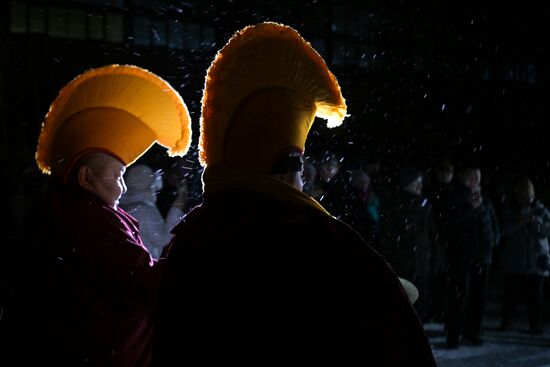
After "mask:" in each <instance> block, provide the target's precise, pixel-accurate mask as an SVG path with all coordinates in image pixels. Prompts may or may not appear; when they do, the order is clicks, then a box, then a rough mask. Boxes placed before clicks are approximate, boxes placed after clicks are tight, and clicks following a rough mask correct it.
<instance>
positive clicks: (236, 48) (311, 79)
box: [199, 22, 346, 173]
mask: <svg viewBox="0 0 550 367" xmlns="http://www.w3.org/2000/svg"><path fill="white" fill-rule="evenodd" d="M316 116H317V117H321V118H324V119H327V120H328V125H329V126H331V127H332V126H336V125H339V124H340V123H341V122H342V120H343V119H344V117H345V116H346V104H345V101H344V98H343V97H342V94H341V92H340V87H339V85H338V82H337V80H336V78H335V77H334V75H333V74H332V73H331V72H330V71H329V70H328V68H327V66H326V64H325V62H324V61H323V59H322V57H321V56H320V55H319V54H318V53H317V52H316V51H315V50H314V49H313V48H312V47H311V45H310V44H309V43H308V42H306V41H305V40H304V39H303V38H302V37H301V36H300V34H299V33H298V32H297V31H296V30H294V29H292V28H290V27H288V26H285V25H282V24H277V23H272V22H266V23H262V24H258V25H254V26H248V27H245V28H244V29H242V30H240V31H239V32H237V33H236V34H235V35H234V36H233V37H232V38H231V39H230V40H229V42H228V43H227V44H226V45H225V46H224V47H223V48H222V49H221V50H220V51H219V52H218V54H217V55H216V58H215V59H214V61H213V62H212V64H211V65H210V67H209V69H208V73H207V76H206V82H205V88H204V94H203V98H202V116H201V136H200V142H199V147H200V157H199V158H200V161H201V164H202V165H203V166H206V165H219V164H221V165H225V166H227V167H232V168H237V169H243V170H248V171H253V172H257V173H269V172H271V170H272V168H273V165H274V164H275V163H276V161H277V159H279V158H281V154H283V153H284V152H288V151H289V150H295V151H299V152H300V153H303V151H304V149H305V141H306V138H307V134H308V132H309V130H310V128H311V125H312V123H313V120H314V119H315V117H316Z"/></svg>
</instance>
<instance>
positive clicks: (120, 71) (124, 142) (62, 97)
mask: <svg viewBox="0 0 550 367" xmlns="http://www.w3.org/2000/svg"><path fill="white" fill-rule="evenodd" d="M155 142H156V143H158V144H160V145H161V146H163V147H165V148H167V149H168V154H169V155H170V156H176V155H179V156H182V155H184V154H185V153H186V152H187V150H188V148H189V144H190V142H191V118H190V116H189V112H188V110H187V107H186V105H185V103H184V102H183V100H182V98H181V96H180V95H179V93H178V92H177V91H175V90H174V89H173V88H172V87H171V86H170V84H168V83H167V82H166V81H164V80H163V79H161V78H160V77H159V76H157V75H155V74H153V73H151V72H150V71H148V70H145V69H142V68H140V67H137V66H133V65H109V66H104V67H100V68H97V69H91V70H88V71H86V72H84V73H82V74H81V75H79V76H77V77H76V78H75V79H73V80H72V81H71V82H69V83H68V84H67V85H66V86H65V87H63V89H62V90H61V91H60V92H59V95H58V96H57V98H56V99H55V100H54V102H53V103H52V104H51V106H50V110H49V112H48V114H47V115H46V117H45V120H44V122H43V124H42V129H41V132H40V137H39V139H38V146H37V149H36V154H35V157H36V162H37V164H38V166H39V167H40V169H41V170H42V171H43V172H44V173H50V172H51V170H52V169H54V170H61V171H63V170H66V169H68V168H70V167H71V165H72V164H73V163H74V161H75V159H77V158H78V157H79V156H80V155H81V154H82V153H83V152H85V151H89V150H101V151H105V152H108V153H111V154H113V155H115V156H116V157H118V158H119V159H120V160H121V161H122V162H123V163H124V164H126V165H130V164H132V163H133V162H135V161H136V160H137V159H138V158H139V157H140V156H141V155H142V154H144V153H145V152H146V151H147V149H149V148H150V147H151V145H153V144H154V143H155Z"/></svg>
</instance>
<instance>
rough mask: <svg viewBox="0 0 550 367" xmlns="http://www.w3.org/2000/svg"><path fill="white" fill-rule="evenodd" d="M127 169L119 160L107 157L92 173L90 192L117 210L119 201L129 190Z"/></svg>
mask: <svg viewBox="0 0 550 367" xmlns="http://www.w3.org/2000/svg"><path fill="white" fill-rule="evenodd" d="M125 171H126V167H125V166H124V164H122V162H120V161H119V160H118V159H116V158H114V157H111V156H108V155H105V158H104V159H103V160H102V162H101V164H98V165H96V166H95V167H94V168H93V169H92V170H91V173H90V178H89V187H88V188H87V190H88V191H91V192H93V193H94V194H96V195H97V196H98V197H99V198H100V199H102V200H103V201H105V202H106V203H107V204H108V205H109V206H110V207H112V208H115V209H116V208H117V206H118V201H119V199H120V197H121V196H122V194H124V193H125V192H126V190H127V188H126V183H125V182H124V178H123V175H124V172H125Z"/></svg>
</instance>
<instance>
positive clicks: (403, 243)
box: [379, 166, 439, 322]
mask: <svg viewBox="0 0 550 367" xmlns="http://www.w3.org/2000/svg"><path fill="white" fill-rule="evenodd" d="M398 181H399V187H400V189H401V190H400V191H399V192H398V193H397V195H396V198H395V199H394V200H393V203H394V206H393V207H390V208H386V210H385V212H386V215H385V216H384V219H383V220H382V224H381V229H380V232H381V240H380V245H379V248H380V252H381V253H382V255H383V256H384V257H385V258H386V260H388V262H389V263H390V265H391V266H392V268H393V269H394V270H395V272H396V273H397V275H399V276H400V277H402V278H405V279H407V280H408V281H410V282H412V283H413V284H414V285H415V286H416V287H417V288H418V293H419V298H418V301H417V302H416V303H415V307H416V310H417V313H418V316H419V317H420V319H421V320H422V321H423V322H426V321H427V317H428V305H429V303H430V302H431V301H432V298H431V294H430V287H429V277H430V274H431V273H432V269H433V265H434V264H433V258H434V256H437V249H438V246H439V244H438V241H437V231H436V227H435V223H434V218H433V211H432V207H431V205H430V203H429V201H428V200H427V199H426V198H425V197H423V196H422V187H423V174H422V172H421V171H419V170H417V169H416V168H414V167H412V166H405V167H403V168H402V169H401V170H400V171H399V174H398Z"/></svg>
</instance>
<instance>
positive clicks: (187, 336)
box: [153, 22, 435, 367]
mask: <svg viewBox="0 0 550 367" xmlns="http://www.w3.org/2000/svg"><path fill="white" fill-rule="evenodd" d="M346 110H347V108H346V104H345V101H344V99H343V96H342V94H341V92H340V87H339V85H338V83H337V81H336V78H335V77H334V75H333V74H332V73H330V71H329V70H328V68H327V66H326V64H325V63H324V61H323V59H322V58H321V57H320V56H319V54H318V53H317V52H316V51H315V50H314V49H313V48H312V47H311V45H310V44H309V43H308V42H306V41H305V40H304V39H303V38H302V37H301V36H300V35H299V34H298V32H296V31H295V30H294V29H292V28H290V27H288V26H285V25H282V24H277V23H271V22H266V23H261V24H258V25H254V26H249V27H246V28H244V29H242V30H240V31H238V32H237V33H236V34H235V35H234V36H233V37H232V38H231V39H230V40H229V42H228V43H227V45H225V46H224V47H223V48H222V49H221V50H220V51H219V52H218V53H217V55H216V58H215V59H214V61H213V62H212V64H211V66H210V67H209V69H208V72H207V76H206V84H205V90H204V95H203V100H202V116H201V129H200V131H201V135H200V138H199V143H200V160H201V163H202V165H203V166H204V167H205V169H204V174H203V183H204V186H203V189H204V201H203V203H202V204H201V205H200V206H198V207H196V208H195V209H193V210H192V211H191V212H190V213H189V214H188V215H187V216H186V217H185V218H184V220H183V221H182V222H180V224H178V225H177V226H176V228H174V230H173V232H174V239H173V240H172V242H171V244H170V246H169V248H168V251H167V257H166V268H165V271H164V273H163V276H162V280H161V288H160V297H159V309H158V314H157V315H158V317H157V319H156V324H155V338H154V345H153V366H156V367H158V366H178V365H216V366H221V365H239V366H252V365H254V366H257V365H261V366H282V365H289V364H290V365H300V366H302V365H321V364H322V365H334V366H349V365H359V364H361V365H369V366H399V365H407V366H424V367H428V366H435V362H434V358H433V355H432V351H431V348H430V345H429V343H428V340H427V338H426V335H425V333H424V330H423V327H422V324H421V323H420V321H419V320H418V317H417V316H416V314H415V312H414V309H413V307H412V305H411V301H409V298H408V295H407V293H406V291H405V289H404V288H403V286H402V285H401V282H400V281H399V279H398V277H397V276H396V274H395V273H394V272H393V271H392V270H391V268H390V267H389V266H388V265H387V263H386V262H385V261H384V260H383V259H382V258H381V257H380V256H379V255H378V253H376V252H375V251H374V250H373V249H372V248H371V247H370V246H369V245H368V244H367V243H365V242H364V241H363V239H362V238H361V237H360V236H359V234H358V233H357V232H356V231H354V230H353V229H352V228H351V227H349V226H348V225H346V224H345V223H343V222H341V221H339V220H337V219H336V218H334V217H333V216H332V215H330V213H329V212H327V210H325V208H323V206H321V205H320V204H319V203H318V202H317V201H315V200H314V199H313V198H312V197H311V196H309V195H307V194H305V193H303V192H302V191H301V188H302V184H303V183H302V182H301V174H302V169H303V168H302V164H303V163H302V159H301V156H302V155H303V154H304V148H305V145H306V144H305V143H306V138H307V134H308V132H309V130H310V128H311V125H312V123H313V122H314V119H315V117H316V116H319V117H323V118H326V119H327V120H328V121H329V123H330V125H332V126H335V125H337V124H339V123H341V121H342V120H343V119H344V117H345V116H346Z"/></svg>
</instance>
